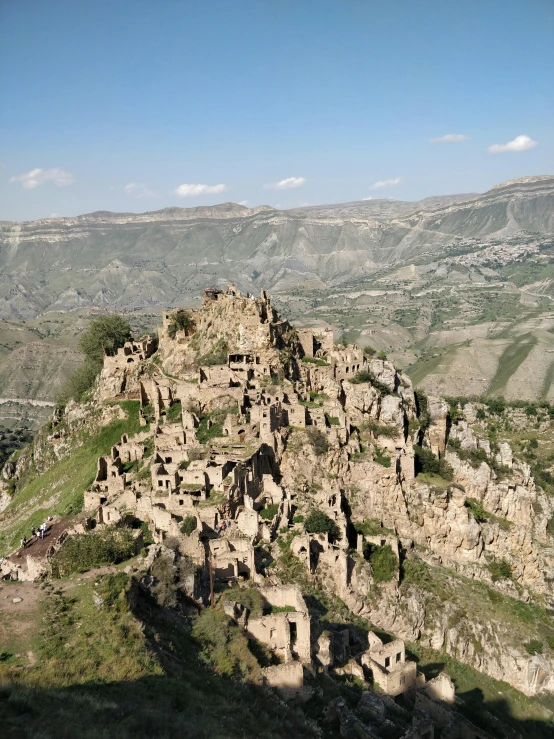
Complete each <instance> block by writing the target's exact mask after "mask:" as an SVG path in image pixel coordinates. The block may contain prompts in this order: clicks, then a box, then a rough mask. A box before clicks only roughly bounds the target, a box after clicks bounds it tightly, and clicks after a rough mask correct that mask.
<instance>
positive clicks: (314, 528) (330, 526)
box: [304, 508, 339, 539]
mask: <svg viewBox="0 0 554 739" xmlns="http://www.w3.org/2000/svg"><path fill="white" fill-rule="evenodd" d="M304 528H305V529H306V531H307V532H308V534H329V537H330V538H331V539H336V538H337V537H338V535H339V530H338V528H337V524H336V523H335V522H334V521H333V519H332V518H329V516H328V515H327V514H326V513H323V511H320V510H319V509H317V508H314V509H313V510H311V511H310V513H309V515H308V518H307V519H306V522H305V523H304Z"/></svg>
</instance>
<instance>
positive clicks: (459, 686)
mask: <svg viewBox="0 0 554 739" xmlns="http://www.w3.org/2000/svg"><path fill="white" fill-rule="evenodd" d="M406 647H407V655H406V656H407V657H408V658H410V659H415V660H416V661H417V663H418V670H420V671H421V672H423V673H424V674H425V676H426V678H427V679H428V680H429V679H432V678H433V677H436V676H437V675H438V673H439V672H441V670H444V671H445V672H446V673H447V674H448V675H450V677H451V678H452V680H453V681H454V684H455V686H456V696H457V697H458V698H460V699H461V700H462V701H463V703H461V704H460V705H459V706H458V707H457V710H459V711H460V712H461V713H463V714H464V715H465V716H466V717H467V718H468V719H469V720H470V721H472V722H474V723H475V724H477V725H478V726H479V727H482V728H484V729H489V730H491V731H492V732H493V736H497V733H496V731H495V729H496V727H495V725H494V723H493V722H491V720H490V718H489V717H488V716H487V713H490V714H492V715H493V716H495V717H496V718H498V719H499V720H500V721H502V722H504V723H506V724H508V725H509V726H511V727H512V728H514V729H515V730H516V731H518V732H520V733H521V735H522V736H523V737H524V739H549V737H551V736H552V735H553V731H554V723H553V720H552V713H551V712H550V710H549V709H547V708H546V707H545V706H544V705H542V703H541V699H540V698H528V697H527V696H526V695H524V694H523V693H520V692H519V691H518V690H516V689H515V688H512V686H511V685H508V683H506V682H503V681H500V680H494V679H493V678H491V677H487V676H486V675H483V674H482V673H480V672H477V670H474V669H473V668H471V667H469V666H468V665H464V664H462V663H461V662H458V661H457V660H455V659H453V658H452V657H450V656H449V655H447V654H443V653H440V652H435V651H433V650H431V649H427V648H424V647H420V646H419V645H418V644H411V643H408V644H406Z"/></svg>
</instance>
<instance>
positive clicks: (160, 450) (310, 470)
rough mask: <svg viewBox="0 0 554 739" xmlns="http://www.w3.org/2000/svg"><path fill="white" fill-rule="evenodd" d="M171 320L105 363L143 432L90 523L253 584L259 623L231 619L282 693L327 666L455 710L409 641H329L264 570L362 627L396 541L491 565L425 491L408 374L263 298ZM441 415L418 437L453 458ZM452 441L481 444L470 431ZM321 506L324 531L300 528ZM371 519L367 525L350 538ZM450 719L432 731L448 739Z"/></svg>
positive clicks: (449, 504)
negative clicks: (331, 599)
mask: <svg viewBox="0 0 554 739" xmlns="http://www.w3.org/2000/svg"><path fill="white" fill-rule="evenodd" d="M177 313H178V311H166V312H165V313H164V315H163V325H162V327H161V328H160V330H159V337H158V339H157V340H154V339H149V338H148V339H145V340H143V341H138V342H129V345H125V347H124V348H123V349H122V350H120V351H119V352H118V354H117V355H116V356H115V357H106V358H105V364H104V370H103V372H102V375H101V378H100V385H99V388H98V397H99V398H103V399H107V398H111V399H115V398H118V399H119V398H127V399H130V400H135V401H138V402H139V403H140V421H141V426H142V428H141V431H140V433H138V434H136V435H135V436H131V437H130V436H128V435H123V436H122V438H121V441H120V443H118V444H115V445H114V446H113V447H112V449H111V452H110V453H109V454H106V455H103V456H102V457H100V459H99V460H98V470H97V474H96V477H95V480H94V482H93V484H92V486H91V488H90V490H88V491H87V492H86V493H85V496H84V499H85V506H84V507H85V512H86V515H87V516H88V517H89V520H91V521H93V522H94V524H95V525H96V526H99V527H102V526H109V525H112V524H114V523H117V522H119V521H121V520H127V519H128V517H132V516H135V517H136V518H137V519H139V520H140V521H141V522H144V523H146V524H147V525H148V526H149V528H150V531H151V534H152V538H153V540H154V542H155V543H156V545H163V543H164V541H167V540H172V541H173V542H175V541H177V542H178V545H179V548H180V551H181V552H182V553H183V554H186V555H187V556H189V557H190V558H191V559H192V560H193V562H194V564H195V565H197V566H198V567H199V568H200V569H201V571H202V572H203V573H204V574H205V575H207V574H208V573H209V575H210V576H211V577H212V578H213V580H214V581H215V583H216V584H219V585H223V584H225V583H229V584H237V583H238V584H245V583H246V584H250V585H252V584H254V585H255V586H256V587H259V589H260V594H261V596H262V599H263V602H264V612H263V613H262V614H261V615H260V614H256V615H253V614H252V613H250V612H249V611H248V609H245V608H244V606H241V604H240V603H238V602H228V603H226V604H225V609H226V612H227V613H228V615H229V616H230V617H232V618H233V619H235V621H236V622H237V623H238V624H239V625H241V626H242V627H243V628H244V629H245V633H246V634H247V635H248V636H249V637H250V638H253V639H256V640H258V641H259V642H261V643H262V644H264V645H266V646H267V647H268V648H269V649H270V651H271V652H272V654H273V655H274V656H275V659H276V661H278V662H279V663H278V664H274V665H272V666H271V667H267V668H265V670H264V680H265V681H266V684H267V685H269V686H272V687H277V688H279V689H280V690H281V691H282V693H283V695H286V696H287V697H290V696H293V695H303V694H304V692H305V691H304V687H305V686H304V677H305V675H306V674H307V673H306V671H310V670H312V669H315V668H316V667H317V668H320V669H323V670H325V671H328V672H329V673H330V674H333V673H336V674H337V675H340V674H350V675H353V676H355V677H357V678H358V679H360V680H362V681H365V682H366V683H368V684H371V683H378V685H379V686H380V689H381V691H382V693H383V695H386V696H390V697H391V698H394V697H397V696H399V695H404V696H406V697H407V699H409V700H410V701H412V703H414V704H416V703H417V701H419V704H418V705H420V706H421V707H422V709H424V710H425V711H426V712H427V713H432V710H431V709H433V710H435V704H434V703H433V701H438V703H439V704H440V705H442V704H448V703H449V701H450V698H449V695H450V693H449V685H448V684H447V682H446V678H441V679H440V680H438V679H437V681H436V682H434V681H430V682H429V683H425V681H424V679H423V677H422V676H421V675H418V672H417V666H416V664H415V662H412V661H410V660H407V659H406V650H405V645H404V641H403V640H401V639H395V640H392V641H390V642H388V643H384V642H383V641H382V640H381V639H380V638H379V637H378V636H377V635H376V634H374V633H372V632H369V634H368V636H367V640H368V643H367V645H364V646H363V648H362V647H361V646H360V645H359V644H358V645H355V644H354V643H351V641H350V639H349V634H348V629H344V628H339V627H338V625H337V627H336V628H334V629H331V630H330V631H328V630H326V629H325V630H323V631H322V630H321V629H320V628H319V625H318V624H317V623H316V622H313V619H312V618H310V615H309V611H308V608H307V606H306V603H305V601H304V599H303V598H302V595H301V593H300V590H299V589H298V587H297V586H289V585H279V584H277V583H278V580H275V578H274V577H273V576H272V572H271V569H270V566H268V559H267V558H266V559H264V558H263V557H262V556H261V555H262V553H263V552H264V551H265V552H266V553H269V554H271V553H272V552H273V553H275V551H276V547H277V546H286V547H288V549H287V552H288V553H290V554H291V555H292V556H293V557H294V558H295V560H298V561H299V562H300V563H302V565H303V572H304V574H305V576H306V577H307V578H311V579H312V580H313V582H318V583H321V582H324V583H325V585H326V587H327V588H328V589H329V590H331V591H332V592H333V594H335V595H336V596H337V597H339V598H340V599H341V600H342V601H343V602H344V603H345V604H346V606H347V607H348V608H349V609H351V610H352V611H353V612H354V613H356V614H357V615H360V616H363V617H368V618H369V615H370V613H371V604H370V603H369V601H368V593H372V592H374V591H376V590H377V589H376V588H375V584H376V582H377V581H376V578H375V572H374V569H373V565H372V564H371V562H370V561H369V558H368V557H367V556H366V555H367V552H368V551H371V550H372V549H384V548H387V549H390V552H391V554H392V556H393V558H394V559H395V560H396V561H398V560H399V554H400V550H399V546H400V542H401V541H402V542H403V545H404V546H406V542H415V543H416V544H419V545H420V546H421V547H424V546H425V545H426V544H427V543H428V540H429V539H430V538H431V537H434V541H435V542H436V548H437V551H439V552H440V555H441V556H442V557H443V558H444V560H445V561H448V560H449V558H451V559H452V561H455V563H456V566H458V567H463V566H464V565H465V564H466V563H467V562H468V561H469V562H471V563H472V564H473V563H474V562H475V561H476V559H477V558H478V557H479V556H481V552H482V551H483V548H484V546H485V545H484V543H483V539H482V537H481V539H479V536H478V534H476V533H475V532H471V531H470V532H469V533H468V532H467V520H468V513H467V508H466V507H464V501H465V495H463V494H462V492H461V491H460V490H459V489H455V490H453V491H451V492H449V493H448V495H446V494H445V495H444V496H443V497H444V500H443V498H441V499H440V505H439V503H438V502H437V499H438V493H437V492H436V491H434V492H433V493H432V494H431V492H430V490H429V486H427V487H424V486H420V487H419V488H417V481H416V478H415V467H414V443H413V438H412V437H413V436H414V434H422V433H423V431H422V430H420V426H419V424H418V419H417V406H416V400H415V396H414V392H413V388H412V385H411V382H410V380H409V378H408V377H406V376H405V375H403V374H401V373H398V372H397V371H396V369H395V368H394V366H393V365H392V364H391V363H390V362H388V361H387V360H383V359H370V358H368V357H367V356H366V355H365V354H364V352H363V351H362V350H361V349H360V348H359V347H357V346H354V345H350V346H346V347H344V346H336V345H334V343H333V333H332V330H331V329H329V328H325V329H314V330H311V329H300V330H298V331H296V330H294V329H293V328H292V326H290V324H289V323H288V322H287V321H286V320H284V319H282V318H281V316H279V314H278V313H277V312H276V311H275V309H274V308H273V307H272V306H271V303H270V300H269V296H268V295H267V293H265V292H262V294H261V296H260V297H259V298H256V299H252V298H249V297H245V296H243V295H241V294H240V293H239V291H238V290H237V289H236V288H235V287H234V286H231V287H229V288H228V289H227V290H225V289H224V290H219V289H213V290H207V291H205V292H204V294H203V299H202V308H200V309H191V310H190V311H188V313H189V315H190V321H189V322H188V323H187V328H186V329H182V330H175V331H174V330H173V328H172V327H174V326H175V323H174V322H175V316H176V315H177ZM222 337H223V339H224V341H222ZM221 346H223V347H224V349H225V351H223V350H221ZM214 347H215V348H217V347H219V349H218V351H217V352H215V349H214ZM154 351H157V354H156V356H155V357H152V355H153V353H154ZM214 352H215V353H214ZM214 357H215V359H214ZM206 358H207V359H206ZM216 360H217V362H218V363H215V361H216ZM310 360H311V361H310ZM141 363H142V369H145V368H146V366H147V369H148V371H147V372H146V371H144V372H142V374H140V373H137V368H138V369H140V367H137V366H138V365H141ZM362 371H363V372H364V375H362V376H359V377H358V378H357V380H359V381H354V382H351V381H350V380H351V379H352V378H356V375H358V373H360V372H362ZM368 377H369V378H373V379H374V382H368V381H367V378H368ZM433 402H434V401H432V402H431V403H430V407H429V419H428V422H427V426H426V428H425V434H427V438H428V439H429V442H428V443H429V446H430V447H431V448H436V450H437V451H438V452H439V453H441V454H449V452H447V451H445V442H444V439H445V434H446V415H445V411H444V409H443V408H442V406H441V405H440V403H439V404H437V405H436V406H435V405H433ZM414 428H415V429H416V431H415V432H414V431H413V429H414ZM456 433H458V435H459V436H460V437H461V435H462V433H463V439H462V441H463V443H464V444H470V443H472V440H471V439H470V434H469V431H468V430H467V429H465V430H463V429H462V428H461V427H460V429H459V430H457V432H456ZM410 434H411V436H410ZM505 456H506V453H505ZM454 464H457V462H456V460H454V459H453V465H454ZM461 474H462V472H460V475H461ZM463 474H465V475H466V476H467V475H468V474H469V473H468V471H467V469H466V468H463ZM465 484H467V486H468V489H469V490H475V489H477V485H478V483H473V482H471V481H470V482H466V483H465ZM471 485H473V486H474V487H471ZM491 488H492V485H491ZM419 490H421V492H418V491H419ZM410 495H412V496H414V497H417V496H420V497H419V498H417V501H418V503H417V505H418V506H419V509H418V510H421V511H427V510H428V509H426V508H425V507H426V506H427V507H428V508H429V507H431V506H433V510H432V515H431V514H430V513H429V514H428V516H427V518H425V516H424V515H423V513H421V515H420V517H419V519H417V521H416V519H415V517H410V516H409V515H408V512H407V508H408V502H407V501H408V499H409V497H410ZM456 496H458V497H456ZM475 497H477V498H479V499H480V497H482V494H481V493H475ZM312 510H318V511H319V512H320V513H322V514H324V516H325V518H326V520H328V521H329V522H330V525H331V524H332V528H329V529H328V530H326V531H325V530H319V531H318V530H317V529H316V530H308V529H307V527H306V525H305V522H306V518H307V516H308V515H309V513H310V511H312ZM444 511H447V512H444ZM366 519H367V520H371V521H372V522H373V528H371V527H369V528H365V529H363V528H362V529H360V530H356V528H355V524H356V523H361V522H364V521H365V520H366ZM431 519H432V524H431V523H429V521H430V520H431ZM453 521H454V524H453V523H452V522H453ZM437 522H438V523H437ZM185 523H186V525H185ZM464 526H465V527H466V528H465V529H464ZM441 527H442V528H441ZM437 529H439V531H440V535H437ZM365 532H369V533H365ZM457 532H462V533H459V535H458V533H457ZM456 536H458V539H455V537H456ZM472 536H473V537H474V538H476V539H477V541H476V543H473V540H472ZM287 537H289V538H287ZM285 541H286V544H284V543H283V542H285ZM398 581H399V570H398V568H397V569H396V571H395V572H394V573H391V575H390V578H389V579H388V581H387V585H383V586H381V587H382V588H383V592H385V593H389V594H394V593H396V592H397V589H398ZM387 588H388V590H387ZM195 597H196V596H195ZM207 597H208V596H207V593H206V592H205V591H204V592H203V593H202V594H201V595H199V596H198V599H199V601H200V602H202V603H203V604H206V603H207V602H208V600H207ZM392 598H393V596H392V595H391V599H392ZM388 602H390V601H388ZM439 693H440V695H439ZM441 696H442V697H441ZM436 713H437V716H438V715H439V709H438V708H437V709H436ZM451 714H452V711H450V713H448V716H447V715H446V714H445V715H442V714H441V716H440V717H439V719H437V721H439V720H440V722H441V723H440V725H441V726H442V727H444V730H445V731H446V730H447V727H448V726H450V728H449V729H448V731H450V732H451V734H449V736H452V737H454V736H456V734H455V733H453V732H455V731H457V730H458V729H456V728H455V726H454V724H452V721H453V718H452V715H451ZM447 719H448V720H447ZM456 721H457V722H458V724H456V725H461V724H460V723H459V721H458V719H456ZM451 724H452V726H451ZM418 726H419V728H417V727H416V726H415V725H414V728H413V733H412V734H410V735H409V736H412V737H417V736H422V737H423V736H432V734H428V731H429V730H430V729H429V726H428V724H425V721H423V722H422V723H421V724H420V725H418ZM431 729H432V726H431ZM460 731H461V729H460ZM464 731H467V732H469V731H470V730H469V729H467V727H466V728H465V729H464ZM418 732H419V733H418ZM426 732H427V733H426ZM474 735H475V736H478V735H477V734H474ZM406 736H408V734H407V735H406ZM443 736H446V734H444V732H443ZM460 736H466V734H460ZM467 736H472V735H471V733H467Z"/></svg>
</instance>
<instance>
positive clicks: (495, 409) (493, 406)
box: [487, 398, 506, 416]
mask: <svg viewBox="0 0 554 739" xmlns="http://www.w3.org/2000/svg"><path fill="white" fill-rule="evenodd" d="M487 408H488V410H489V413H494V414H495V415H497V416H501V415H502V414H503V413H504V411H505V410H506V401H505V400H504V398H491V399H490V400H488V401H487Z"/></svg>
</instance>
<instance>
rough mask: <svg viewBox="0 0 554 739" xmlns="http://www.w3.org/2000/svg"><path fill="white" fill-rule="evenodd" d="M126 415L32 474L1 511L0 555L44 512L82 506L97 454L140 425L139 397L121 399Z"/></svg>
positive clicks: (62, 511) (74, 509)
mask: <svg viewBox="0 0 554 739" xmlns="http://www.w3.org/2000/svg"><path fill="white" fill-rule="evenodd" d="M120 405H121V407H122V408H123V409H124V410H125V412H126V413H127V418H126V419H122V420H118V421H115V422H113V423H111V424H109V425H108V426H105V427H104V428H102V429H100V431H99V433H98V434H96V435H93V436H89V437H88V438H85V440H84V443H83V444H82V445H81V446H79V447H78V448H76V449H75V451H73V452H72V453H71V454H70V455H69V456H67V457H65V458H64V459H62V460H60V461H59V462H56V464H54V465H52V466H51V467H50V468H49V469H48V470H47V471H46V472H44V473H43V474H41V475H38V474H37V475H32V476H31V477H30V478H29V479H27V480H26V481H25V483H24V485H23V487H22V488H21V489H19V490H18V491H17V492H16V494H15V495H14V496H13V499H12V502H11V503H10V504H9V506H8V507H7V508H6V510H4V511H3V512H2V513H1V514H0V555H5V554H8V553H10V552H12V551H13V550H14V549H15V547H17V546H18V544H19V540H20V538H21V536H22V535H23V534H26V535H27V536H29V534H30V530H31V526H38V525H39V524H40V523H41V522H42V521H43V520H44V517H45V516H47V515H67V514H69V513H72V512H77V511H79V510H80V509H81V506H82V502H83V493H84V491H85V490H86V489H87V488H88V487H90V485H91V484H92V482H93V480H94V477H95V474H96V465H97V460H98V457H99V456H100V455H102V454H107V453H108V452H109V451H110V448H111V447H112V446H113V445H114V444H115V443H117V442H118V441H119V440H120V439H121V435H122V434H124V433H129V434H134V433H137V432H138V431H139V429H140V426H139V420H138V406H139V403H138V401H131V400H129V401H123V402H121V403H120Z"/></svg>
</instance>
